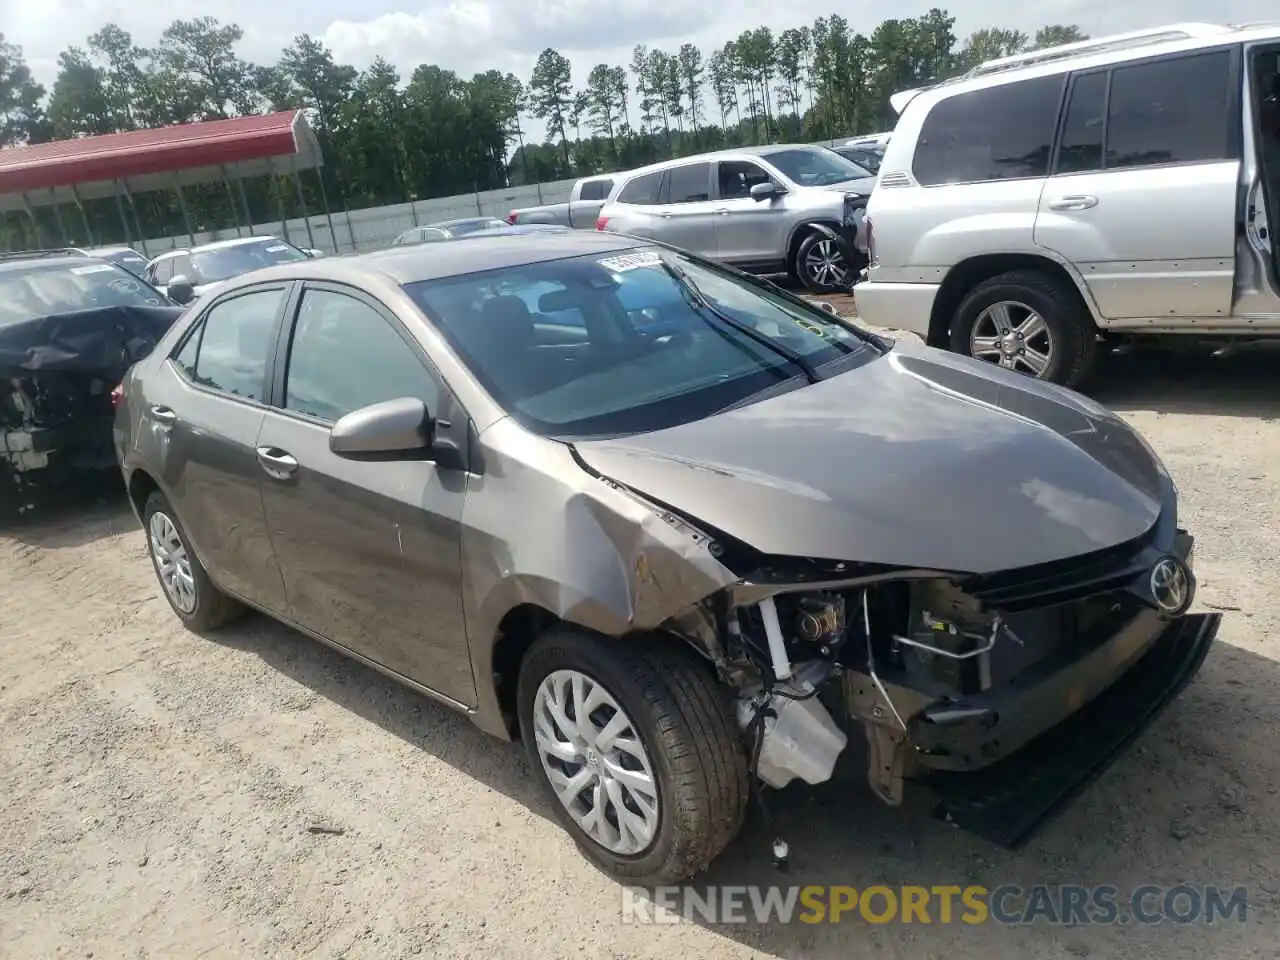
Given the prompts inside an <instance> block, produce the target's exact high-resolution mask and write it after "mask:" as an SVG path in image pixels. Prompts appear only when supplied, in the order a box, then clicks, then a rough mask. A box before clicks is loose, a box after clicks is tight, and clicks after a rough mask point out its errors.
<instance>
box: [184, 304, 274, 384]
mask: <svg viewBox="0 0 1280 960" xmlns="http://www.w3.org/2000/svg"><path fill="white" fill-rule="evenodd" d="M283 299H284V290H283V289H276V290H258V291H255V292H253V293H246V294H241V295H240V296H238V297H233V298H232V299H230V300H223V301H222V302H220V303H216V304H214V305H213V308H212V309H211V310H210V311H209V312H208V313H207V314H205V316H204V319H203V321H202V324H201V329H200V331H199V333H198V334H196V335H195V336H193V337H192V338H191V339H190V340H188V341H187V343H186V345H185V346H184V347H183V348H182V351H181V352H180V353H179V354H178V357H177V358H176V359H177V362H178V365H179V366H182V367H183V368H184V369H186V370H187V372H188V376H190V377H191V379H192V380H194V381H195V382H196V383H198V384H200V385H201V386H205V387H211V388H212V389H214V390H221V391H223V392H224V393H230V394H234V395H235V396H237V397H246V398H248V399H250V400H262V399H263V394H262V381H263V379H264V377H265V375H266V372H267V358H268V357H269V356H270V355H271V351H272V349H273V348H274V346H275V342H274V340H273V338H272V334H273V333H274V332H275V322H276V314H277V313H278V312H279V310H280V301H281V300H283ZM197 341H198V343H197ZM193 344H195V351H194V357H191V356H189V355H188V350H190V349H191V348H192V345H193ZM191 360H194V364H193V365H192V366H190V367H189V366H187V364H188V363H189V362H191Z"/></svg>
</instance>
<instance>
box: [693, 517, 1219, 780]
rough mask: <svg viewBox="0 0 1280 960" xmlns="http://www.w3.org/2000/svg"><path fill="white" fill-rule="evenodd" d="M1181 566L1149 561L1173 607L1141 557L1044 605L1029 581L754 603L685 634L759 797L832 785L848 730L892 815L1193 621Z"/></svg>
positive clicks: (886, 588) (793, 592)
mask: <svg viewBox="0 0 1280 960" xmlns="http://www.w3.org/2000/svg"><path fill="white" fill-rule="evenodd" d="M1189 553H1190V546H1189V538H1186V543H1185V544H1184V554H1183V556H1175V555H1172V554H1169V555H1165V554H1156V556H1157V557H1158V558H1159V559H1157V560H1156V561H1155V562H1156V568H1158V569H1165V568H1164V567H1162V566H1161V565H1162V564H1166V565H1171V566H1168V569H1169V570H1173V571H1175V572H1176V573H1177V575H1178V576H1179V577H1182V578H1184V579H1183V581H1181V582H1183V584H1184V588H1183V589H1182V592H1181V593H1180V594H1178V595H1177V596H1176V597H1174V598H1173V599H1172V600H1171V599H1170V598H1169V597H1166V596H1163V595H1161V596H1155V595H1154V594H1153V593H1152V589H1153V588H1152V586H1151V585H1152V584H1154V583H1156V579H1155V578H1154V574H1153V572H1152V571H1153V568H1152V566H1151V562H1152V561H1151V556H1152V555H1151V554H1149V553H1144V552H1142V551H1139V552H1138V554H1137V555H1131V556H1130V557H1129V558H1127V560H1128V563H1127V564H1126V563H1121V564H1120V565H1119V566H1118V567H1116V566H1113V567H1112V570H1111V576H1110V578H1109V580H1108V578H1105V577H1104V578H1103V579H1102V581H1098V580H1097V579H1096V578H1094V580H1093V582H1092V583H1091V584H1090V585H1089V589H1091V592H1086V589H1085V588H1084V586H1083V585H1082V584H1080V583H1079V581H1078V580H1077V581H1076V584H1075V587H1074V588H1072V587H1071V586H1070V581H1071V580H1072V579H1073V578H1072V577H1071V575H1070V574H1069V573H1068V574H1067V575H1066V580H1065V581H1064V580H1063V579H1061V578H1059V579H1057V580H1056V582H1055V584H1054V586H1053V588H1052V589H1048V590H1046V589H1044V588H1043V584H1042V583H1038V582H1035V581H1034V580H1033V581H1032V585H1031V586H1029V585H1028V583H1027V581H1026V578H1025V576H1023V577H1014V580H1015V581H1018V580H1020V581H1021V583H1015V584H1013V585H1011V582H1010V578H1009V577H1008V576H1005V577H1004V578H1003V581H1000V582H994V583H985V584H983V583H977V582H970V581H973V580H974V578H969V580H960V581H956V580H949V579H945V578H942V577H921V578H916V579H910V578H907V579H900V580H893V581H887V582H886V581H880V582H875V583H869V584H863V585H852V586H841V585H839V584H835V585H834V586H832V587H831V588H828V589H805V588H799V587H787V588H781V589H773V590H766V589H764V588H755V592H754V593H752V592H751V591H746V592H743V591H739V592H738V593H736V594H735V592H734V591H732V590H731V591H726V592H725V594H724V595H721V596H718V597H716V598H712V600H711V601H710V602H709V603H708V604H706V605H705V609H703V610H701V611H700V613H699V614H698V615H696V616H691V617H687V618H684V619H683V620H682V622H681V623H680V625H679V626H680V629H681V630H682V631H685V632H686V633H687V632H688V631H690V630H692V631H695V632H696V633H697V635H698V638H699V642H700V644H701V645H703V646H704V647H707V648H708V649H710V650H711V651H712V658H713V659H714V660H716V662H717V666H718V668H719V670H720V673H721V676H722V678H723V679H725V680H726V682H728V683H730V684H731V685H732V686H733V687H734V688H735V708H736V712H737V718H738V721H739V724H740V726H741V728H742V730H743V731H744V734H745V735H746V736H747V738H748V744H749V747H750V749H751V751H752V752H751V761H752V762H751V769H752V770H753V771H754V773H755V775H756V776H757V777H758V779H759V781H760V782H762V783H763V784H765V785H767V786H770V787H774V788H781V787H785V786H787V785H788V784H789V783H791V782H792V781H794V780H797V779H799V780H801V781H804V782H806V783H810V784H816V783H821V782H823V781H826V780H828V779H830V778H831V776H832V774H833V771H834V769H835V766H836V762H837V760H838V759H839V757H840V756H841V754H842V753H843V752H844V751H845V748H846V747H847V746H848V743H849V737H850V733H851V732H853V730H852V728H853V726H855V725H857V726H861V728H862V730H863V732H864V733H865V736H866V741H867V747H868V756H867V776H868V781H869V784H870V786H871V788H872V790H873V792H874V793H875V794H876V795H877V796H878V797H879V798H880V799H881V800H883V801H884V802H886V803H888V804H892V805H897V804H900V803H901V802H902V800H903V793H904V784H905V783H906V782H908V781H909V780H911V779H913V778H914V777H916V776H917V775H919V774H921V773H927V772H928V771H930V770H938V771H976V770H981V769H983V768H985V767H988V766H990V765H992V764H995V763H997V762H998V761H1000V760H1001V759H1003V758H1005V757H1007V756H1008V755H1010V754H1011V753H1013V752H1015V751H1016V750H1018V749H1019V748H1020V747H1022V746H1023V745H1024V744H1026V743H1027V742H1028V741H1030V740H1032V739H1034V738H1035V737H1036V736H1037V735H1039V734H1040V733H1042V732H1044V731H1045V730H1047V729H1049V728H1051V727H1053V726H1055V725H1056V724H1058V723H1059V722H1061V721H1062V720H1063V719H1064V718H1065V717H1066V716H1068V715H1070V714H1071V713H1073V712H1075V711H1076V710H1077V709H1078V708H1079V707H1081V706H1083V705H1084V704H1085V703H1087V702H1088V701H1089V700H1091V699H1092V698H1093V697H1095V696H1097V695H1098V694H1100V693H1101V692H1102V691H1103V690H1105V688H1106V687H1107V686H1108V685H1109V684H1111V682H1112V681H1114V680H1115V679H1116V678H1117V677H1118V676H1120V675H1121V674H1122V673H1123V672H1124V671H1125V670H1126V669H1127V668H1128V667H1129V666H1130V665H1131V664H1132V663H1133V662H1135V661H1136V660H1137V659H1139V658H1140V657H1141V656H1142V654H1144V653H1145V652H1146V651H1147V650H1148V649H1149V648H1150V646H1151V645H1152V644H1153V643H1154V642H1155V640H1156V639H1157V637H1159V636H1160V635H1161V634H1162V633H1163V632H1164V631H1165V629H1166V628H1167V627H1168V626H1169V623H1170V620H1171V619H1172V618H1177V617H1178V616H1180V615H1181V614H1182V613H1184V612H1185V610H1186V608H1187V606H1189V605H1190V595H1191V593H1192V591H1193V590H1194V579H1193V578H1192V577H1191V573H1190V567H1189V566H1188V565H1187V564H1186V562H1185V560H1184V556H1185V557H1186V559H1189ZM1135 572H1136V575H1135ZM997 580H999V578H997ZM1064 582H1065V583H1066V584H1067V586H1066V587H1065V588H1064ZM824 586H825V585H824ZM966 588H967V589H966ZM1064 590H1065V592H1064ZM1082 593H1083V594H1084V595H1081V594H1082ZM762 594H763V595H762ZM742 600H747V601H748V602H735V601H742ZM993 601H998V602H993ZM695 621H697V622H695ZM709 641H710V643H709Z"/></svg>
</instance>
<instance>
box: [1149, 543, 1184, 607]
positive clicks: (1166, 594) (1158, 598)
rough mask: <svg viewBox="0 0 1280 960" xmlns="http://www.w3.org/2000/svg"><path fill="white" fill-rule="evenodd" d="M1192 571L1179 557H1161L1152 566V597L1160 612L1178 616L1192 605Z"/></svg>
mask: <svg viewBox="0 0 1280 960" xmlns="http://www.w3.org/2000/svg"><path fill="white" fill-rule="evenodd" d="M1191 584H1192V580H1191V571H1190V570H1188V569H1187V565H1186V564H1185V563H1183V562H1182V561H1181V560H1179V559H1178V558H1177V557H1161V558H1160V559H1159V560H1157V561H1156V563H1155V566H1153V567H1152V568H1151V599H1152V600H1154V601H1155V603H1156V606H1157V607H1158V608H1159V610H1160V612H1161V613H1163V614H1165V615H1166V616H1170V617H1176V616H1178V615H1179V614H1182V613H1185V612H1186V610H1187V608H1188V607H1190V606H1191V589H1192V586H1191Z"/></svg>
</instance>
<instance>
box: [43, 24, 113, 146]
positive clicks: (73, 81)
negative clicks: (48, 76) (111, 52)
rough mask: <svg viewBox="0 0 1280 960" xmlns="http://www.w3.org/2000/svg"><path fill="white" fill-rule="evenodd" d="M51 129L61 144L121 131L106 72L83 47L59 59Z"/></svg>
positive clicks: (50, 123)
mask: <svg viewBox="0 0 1280 960" xmlns="http://www.w3.org/2000/svg"><path fill="white" fill-rule="evenodd" d="M49 126H50V129H51V132H52V135H53V137H54V138H55V139H58V140H65V139H68V138H70V137H77V136H83V135H84V134H95V133H114V132H115V131H116V129H117V127H116V118H115V116H114V112H113V110H112V108H111V100H110V98H109V97H108V95H107V87H106V75H105V71H103V69H102V68H101V67H97V66H95V65H94V63H93V61H92V60H91V59H90V57H89V55H88V54H87V53H85V51H83V50H81V49H80V48H79V47H69V48H67V49H66V50H63V51H62V53H60V54H59V55H58V76H57V78H56V79H55V80H54V82H53V91H52V92H51V93H50V95H49Z"/></svg>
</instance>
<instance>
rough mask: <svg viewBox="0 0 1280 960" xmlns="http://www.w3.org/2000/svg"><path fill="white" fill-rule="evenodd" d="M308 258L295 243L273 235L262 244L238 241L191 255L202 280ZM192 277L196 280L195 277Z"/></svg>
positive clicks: (208, 281)
mask: <svg viewBox="0 0 1280 960" xmlns="http://www.w3.org/2000/svg"><path fill="white" fill-rule="evenodd" d="M306 259H307V255H306V254H305V253H303V252H302V251H301V250H299V249H298V248H297V247H295V246H294V245H293V244H291V243H285V242H284V241H283V240H277V239H275V238H274V237H272V238H270V239H267V240H263V241H262V242H261V243H237V244H235V245H234V246H230V247H214V248H213V249H211V250H199V251H197V252H195V253H192V254H191V261H192V264H193V265H194V266H195V268H196V273H197V274H199V282H200V283H212V282H213V281H215V280H229V279H231V278H232V277H238V276H240V274H242V273H248V272H249V271H250V270H260V269H261V268H262V267H270V266H274V265H275V264H277V263H290V262H292V261H294V260H306ZM189 279H192V280H195V278H194V277H192V278H189Z"/></svg>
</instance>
